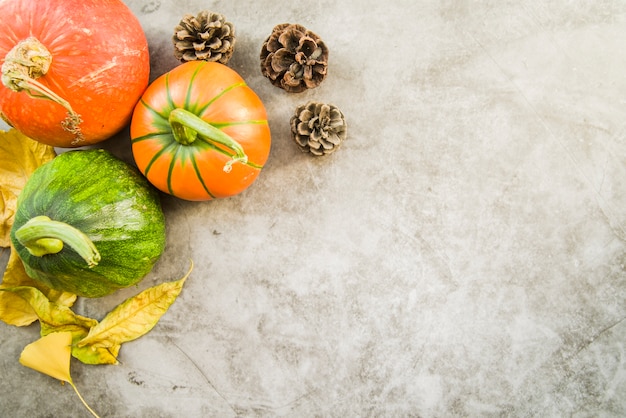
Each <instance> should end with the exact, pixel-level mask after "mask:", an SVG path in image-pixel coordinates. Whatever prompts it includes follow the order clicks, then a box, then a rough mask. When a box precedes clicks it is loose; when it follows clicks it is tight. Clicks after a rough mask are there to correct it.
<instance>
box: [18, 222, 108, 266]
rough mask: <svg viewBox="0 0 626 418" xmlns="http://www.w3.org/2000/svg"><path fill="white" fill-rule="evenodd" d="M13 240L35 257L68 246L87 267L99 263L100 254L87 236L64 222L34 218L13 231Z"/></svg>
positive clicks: (53, 252) (56, 251)
mask: <svg viewBox="0 0 626 418" xmlns="http://www.w3.org/2000/svg"><path fill="white" fill-rule="evenodd" d="M15 238H17V240H18V241H19V242H20V244H22V245H23V246H24V247H26V249H27V250H28V251H29V252H30V253H31V254H32V255H34V256H35V257H43V256H44V255H47V254H56V253H58V252H60V251H61V250H62V249H63V246H64V244H67V245H69V246H70V247H71V248H72V249H73V250H74V251H76V253H78V255H80V256H81V257H82V258H83V259H84V260H85V262H86V263H87V265H88V266H89V267H94V266H96V265H97V264H98V262H99V261H100V253H99V252H98V249H97V248H96V246H95V245H94V243H93V242H92V241H91V239H89V237H88V236H87V235H85V234H84V233H82V232H81V231H79V230H78V229H76V228H74V227H73V226H71V225H69V224H66V223H64V222H59V221H53V220H51V219H50V218H49V217H47V216H35V217H34V218H31V219H30V220H29V221H28V222H26V223H25V224H24V225H22V226H21V227H20V228H18V230H17V231H15Z"/></svg>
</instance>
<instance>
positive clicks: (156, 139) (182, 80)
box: [130, 61, 271, 201]
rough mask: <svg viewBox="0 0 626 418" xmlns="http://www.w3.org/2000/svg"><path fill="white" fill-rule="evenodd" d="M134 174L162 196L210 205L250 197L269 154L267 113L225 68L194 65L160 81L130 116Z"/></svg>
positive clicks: (144, 95) (166, 75)
mask: <svg viewBox="0 0 626 418" xmlns="http://www.w3.org/2000/svg"><path fill="white" fill-rule="evenodd" d="M130 136H131V140H132V151H133V155H134V158H135V162H136V164H137V167H138V168H139V170H140V171H141V172H142V173H143V174H144V175H145V176H146V177H147V179H148V180H149V181H150V182H151V183H152V184H153V185H154V186H155V187H157V188H158V189H159V190H161V191H163V192H165V193H169V194H171V195H173V196H176V197H179V198H181V199H185V200H196V201H199V200H211V199H215V198H224V197H229V196H233V195H236V194H238V193H241V192H242V191H244V190H245V189H247V188H248V187H249V186H250V185H251V184H252V183H253V182H254V181H255V179H256V178H257V176H258V175H259V173H260V171H261V169H262V168H263V165H264V164H265V162H266V161H267V159H268V157H269V152H270V146H271V136H270V129H269V126H268V123H267V114H266V111H265V106H264V105H263V103H262V102H261V99H259V97H258V96H257V95H256V93H255V92H254V91H253V90H252V89H251V88H250V87H249V86H248V85H247V84H246V82H245V81H244V80H243V78H241V76H240V75H239V74H238V73H237V72H235V71H234V70H233V69H231V68H229V67H227V66H226V65H224V64H219V63H216V62H206V61H191V62H187V63H185V64H182V65H179V66H178V67H175V68H174V69H173V70H171V71H170V72H168V73H166V74H164V75H162V76H161V77H159V78H157V79H156V80H155V81H154V82H153V83H152V84H151V85H150V86H149V87H148V88H147V89H146V91H145V93H144V94H143V96H142V98H141V100H140V101H139V103H137V106H136V107H135V111H134V113H133V117H132V121H131V125H130Z"/></svg>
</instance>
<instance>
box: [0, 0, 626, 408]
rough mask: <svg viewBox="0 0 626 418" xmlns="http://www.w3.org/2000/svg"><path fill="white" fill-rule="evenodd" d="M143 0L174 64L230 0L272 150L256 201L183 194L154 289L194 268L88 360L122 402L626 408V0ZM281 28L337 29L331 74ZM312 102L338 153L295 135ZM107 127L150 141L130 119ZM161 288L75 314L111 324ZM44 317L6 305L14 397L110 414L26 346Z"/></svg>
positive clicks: (115, 144) (93, 303) (241, 55)
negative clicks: (266, 65)
mask: <svg viewBox="0 0 626 418" xmlns="http://www.w3.org/2000/svg"><path fill="white" fill-rule="evenodd" d="M127 4H128V5H129V6H130V7H131V9H132V10H133V11H134V12H135V13H136V15H137V16H138V17H139V18H140V20H141V22H142V24H143V26H144V28H145V31H146V33H147V36H148V40H149V43H150V48H151V57H152V70H153V74H152V78H155V77H156V76H158V75H160V74H162V73H163V72H165V71H167V70H169V69H171V68H172V67H173V66H175V65H176V64H177V62H176V61H175V60H174V58H173V55H172V54H173V53H172V47H171V43H170V37H171V34H172V31H173V27H174V26H175V25H176V24H177V23H178V21H179V20H180V18H181V17H182V15H183V14H185V13H194V14H195V13H196V12H198V11H200V10H201V9H202V8H208V9H210V10H213V11H217V12H221V13H223V14H225V15H226V17H227V18H228V20H230V21H231V22H233V23H234V24H235V26H236V30H237V37H238V41H237V42H238V43H237V47H236V51H235V54H234V56H233V58H232V60H231V62H230V66H231V67H233V68H234V69H236V70H237V71H238V72H240V74H241V75H242V76H243V77H244V78H245V79H246V81H247V82H248V84H249V85H250V86H251V87H252V88H253V89H254V90H255V91H256V92H257V93H258V94H259V96H260V97H261V98H262V99H263V101H264V102H265V104H266V107H267V110H268V114H269V119H270V127H271V129H272V132H273V145H272V153H271V156H270V160H269V162H268V164H267V166H266V168H265V169H264V171H263V172H262V173H261V176H260V177H259V179H258V180H257V182H256V183H255V184H254V185H253V186H252V187H251V188H250V189H248V190H247V191H246V192H244V193H243V194H241V195H239V196H236V197H233V198H229V199H225V200H220V201H213V202H203V203H191V202H185V201H179V200H176V199H173V198H170V197H165V196H164V197H163V206H164V210H165V213H166V217H167V225H168V242H167V248H166V252H165V254H164V256H163V258H162V260H161V261H160V262H159V263H158V265H157V267H156V268H155V270H154V271H153V272H152V273H151V274H150V275H149V276H148V278H146V280H145V281H144V282H142V284H141V286H140V288H139V289H141V288H145V287H147V286H149V285H154V284H157V283H160V282H162V281H165V280H173V279H176V278H179V277H181V276H182V275H183V274H184V272H185V271H186V269H187V267H188V263H189V259H190V258H191V259H193V260H194V262H195V265H196V268H195V270H194V272H193V273H192V275H191V277H190V279H189V280H188V281H187V283H186V287H185V288H184V290H183V293H182V294H181V296H180V298H179V299H178V300H177V302H176V303H175V304H174V305H173V306H172V308H171V310H170V311H169V312H168V313H167V315H165V316H164V317H163V318H162V320H161V322H160V323H159V324H158V326H157V327H155V328H154V329H153V330H152V331H151V332H150V333H149V334H148V335H147V336H145V337H143V338H141V339H140V340H137V341H135V342H132V343H128V344H125V345H124V346H123V348H122V350H121V353H120V361H121V364H120V365H118V366H102V367H96V366H84V365H82V364H80V363H79V362H72V374H73V376H74V381H75V383H76V385H77V386H78V387H79V389H80V390H81V392H82V394H83V396H84V397H85V399H86V400H87V401H88V402H89V403H90V405H91V406H92V407H93V408H94V409H95V410H96V411H98V412H99V413H100V414H101V416H103V417H183V416H184V417H210V416H215V417H229V416H242V417H257V416H258V417H274V416H289V417H296V416H297V417H312V416H324V417H364V416H372V417H373V416H389V417H395V416H422V417H450V416H470V417H476V416H481V417H482V416H487V417H495V416H513V417H525V416H542V417H552V416H554V417H557V416H576V417H591V416H594V417H618V416H624V415H626V343H625V341H626V322H625V321H624V318H625V317H626V303H625V301H626V267H625V264H626V123H625V120H626V119H625V117H624V115H625V114H626V77H625V69H626V49H625V48H624V39H625V38H626V2H624V1H597V0H588V1H586V0H582V1H575V2H571V1H566V0H554V1H548V2H546V1H545V0H528V1H497V2H494V1H477V2H474V1H463V0H459V1H409V0H405V1H403V0H389V1H386V2H379V1H372V0H365V1H364V0H358V1H356V0H346V1H336V0H332V1H331V0H320V1H317V2H308V3H307V2H302V3H301V2H293V1H287V0H273V1H265V0H259V1H248V2H242V1H214V2H210V1H209V2H206V1H198V0H183V1H166V0H162V1H143V0H128V1H127ZM283 22H290V23H300V24H302V25H304V26H306V27H307V28H309V29H311V30H313V31H314V32H316V33H317V34H318V35H320V36H321V37H322V39H324V41H325V42H326V43H327V45H328V46H329V49H330V63H329V75H328V77H327V79H326V80H325V81H324V82H323V83H322V85H321V86H320V87H319V88H317V89H315V90H311V91H308V92H305V93H301V94H291V95H290V94H288V93H285V92H283V91H282V90H280V89H277V88H275V87H273V86H272V85H271V84H270V83H269V81H267V80H266V79H265V78H263V77H262V75H261V72H260V68H259V58H258V56H259V53H260V48H261V44H262V42H263V40H264V39H265V37H266V36H267V35H269V33H270V32H271V30H272V28H273V26H274V25H275V24H278V23H283ZM309 100H317V101H323V102H328V103H333V104H335V105H337V106H338V107H339V108H340V109H341V110H342V111H343V112H344V113H345V115H346V118H347V120H348V124H349V137H348V139H347V140H346V142H345V143H344V145H343V146H342V148H341V149H340V150H339V151H338V152H337V153H335V154H333V155H331V156H329V157H325V158H322V159H314V158H312V157H310V156H308V155H305V154H302V153H300V151H299V150H298V149H297V148H296V147H295V144H294V143H292V142H291V138H290V136H289V118H290V116H291V114H292V113H293V111H294V109H295V108H296V107H297V106H298V105H301V104H303V103H306V102H307V101H309ZM104 146H105V147H106V148H108V149H110V150H113V152H114V153H116V154H117V155H118V156H120V157H122V158H125V159H127V160H130V153H129V144H128V137H127V134H126V132H122V133H121V134H120V135H118V136H116V137H115V138H112V139H111V140H109V141H107V142H106V143H105V144H104ZM0 257H1V261H2V265H4V264H5V263H6V259H7V253H6V251H5V252H4V253H2V255H1V256H0ZM139 289H136V288H133V289H129V290H125V291H121V292H119V293H117V294H115V295H113V296H111V297H107V298H104V299H101V300H81V301H80V302H79V303H78V304H77V305H76V308H77V310H78V311H79V312H81V313H83V314H85V315H89V316H93V317H96V318H101V317H102V316H103V315H104V314H105V313H106V312H107V311H108V310H109V309H111V308H112V307H113V306H114V305H115V304H117V303H119V302H121V301H122V300H124V299H125V298H126V297H129V296H132V295H134V294H136V293H137V292H138V290H139ZM37 334H38V326H31V327H28V328H21V329H17V328H14V327H9V326H6V325H5V324H3V323H2V324H0V350H1V352H2V355H1V356H0V370H1V372H0V374H1V375H2V378H1V379H0V399H1V402H0V415H2V416H15V417H52V416H54V417H61V416H77V417H78V416H88V414H87V412H86V411H85V410H84V409H83V407H82V405H80V403H79V402H78V399H77V398H76V396H75V394H74V393H73V391H72V390H71V388H69V387H68V386H62V385H60V384H58V383H57V382H56V381H54V380H52V379H51V378H48V377H46V376H43V375H40V374H38V373H36V372H34V371H31V370H30V369H27V368H25V367H23V366H21V365H20V364H19V363H18V361H17V360H18V357H19V354H20V352H21V350H22V349H23V347H24V346H25V345H26V344H28V343H30V342H32V341H33V340H35V339H36V338H37Z"/></svg>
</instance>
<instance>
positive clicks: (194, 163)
mask: <svg viewBox="0 0 626 418" xmlns="http://www.w3.org/2000/svg"><path fill="white" fill-rule="evenodd" d="M191 165H192V167H193V170H194V172H195V173H196V177H197V178H198V180H199V181H200V184H201V185H202V188H203V189H204V191H205V192H206V193H207V194H208V195H209V196H210V197H211V199H215V195H214V194H213V193H211V190H209V187H208V186H207V185H206V183H205V182H204V179H203V178H202V173H200V168H199V167H198V161H197V160H196V156H195V154H194V155H192V156H191Z"/></svg>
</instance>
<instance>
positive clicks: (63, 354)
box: [20, 332, 98, 417]
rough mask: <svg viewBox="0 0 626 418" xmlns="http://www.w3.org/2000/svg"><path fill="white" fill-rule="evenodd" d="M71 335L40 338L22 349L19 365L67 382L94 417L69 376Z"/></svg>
mask: <svg viewBox="0 0 626 418" xmlns="http://www.w3.org/2000/svg"><path fill="white" fill-rule="evenodd" d="M71 344H72V334H71V333H69V332H54V333H52V334H48V335H46V336H45V337H41V338H40V339H38V340H37V341H35V342H34V343H31V344H28V345H27V346H26V347H24V350H23V351H22V354H21V355H20V363H21V364H22V365H23V366H26V367H30V368H31V369H33V370H36V371H38V372H40V373H43V374H46V375H48V376H50V377H53V378H55V379H58V380H60V381H62V382H67V383H69V384H70V386H72V389H74V392H76V395H78V398H79V399H80V401H81V402H82V403H83V405H85V408H87V410H88V411H89V412H91V414H92V415H93V416H94V417H97V416H98V415H97V414H96V413H95V411H94V410H93V409H91V408H90V407H89V405H87V403H86V402H85V400H84V399H83V397H82V396H81V394H80V393H79V392H78V389H77V388H76V385H74V382H73V381H72V376H71V375H70V357H71V353H72V348H71Z"/></svg>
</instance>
